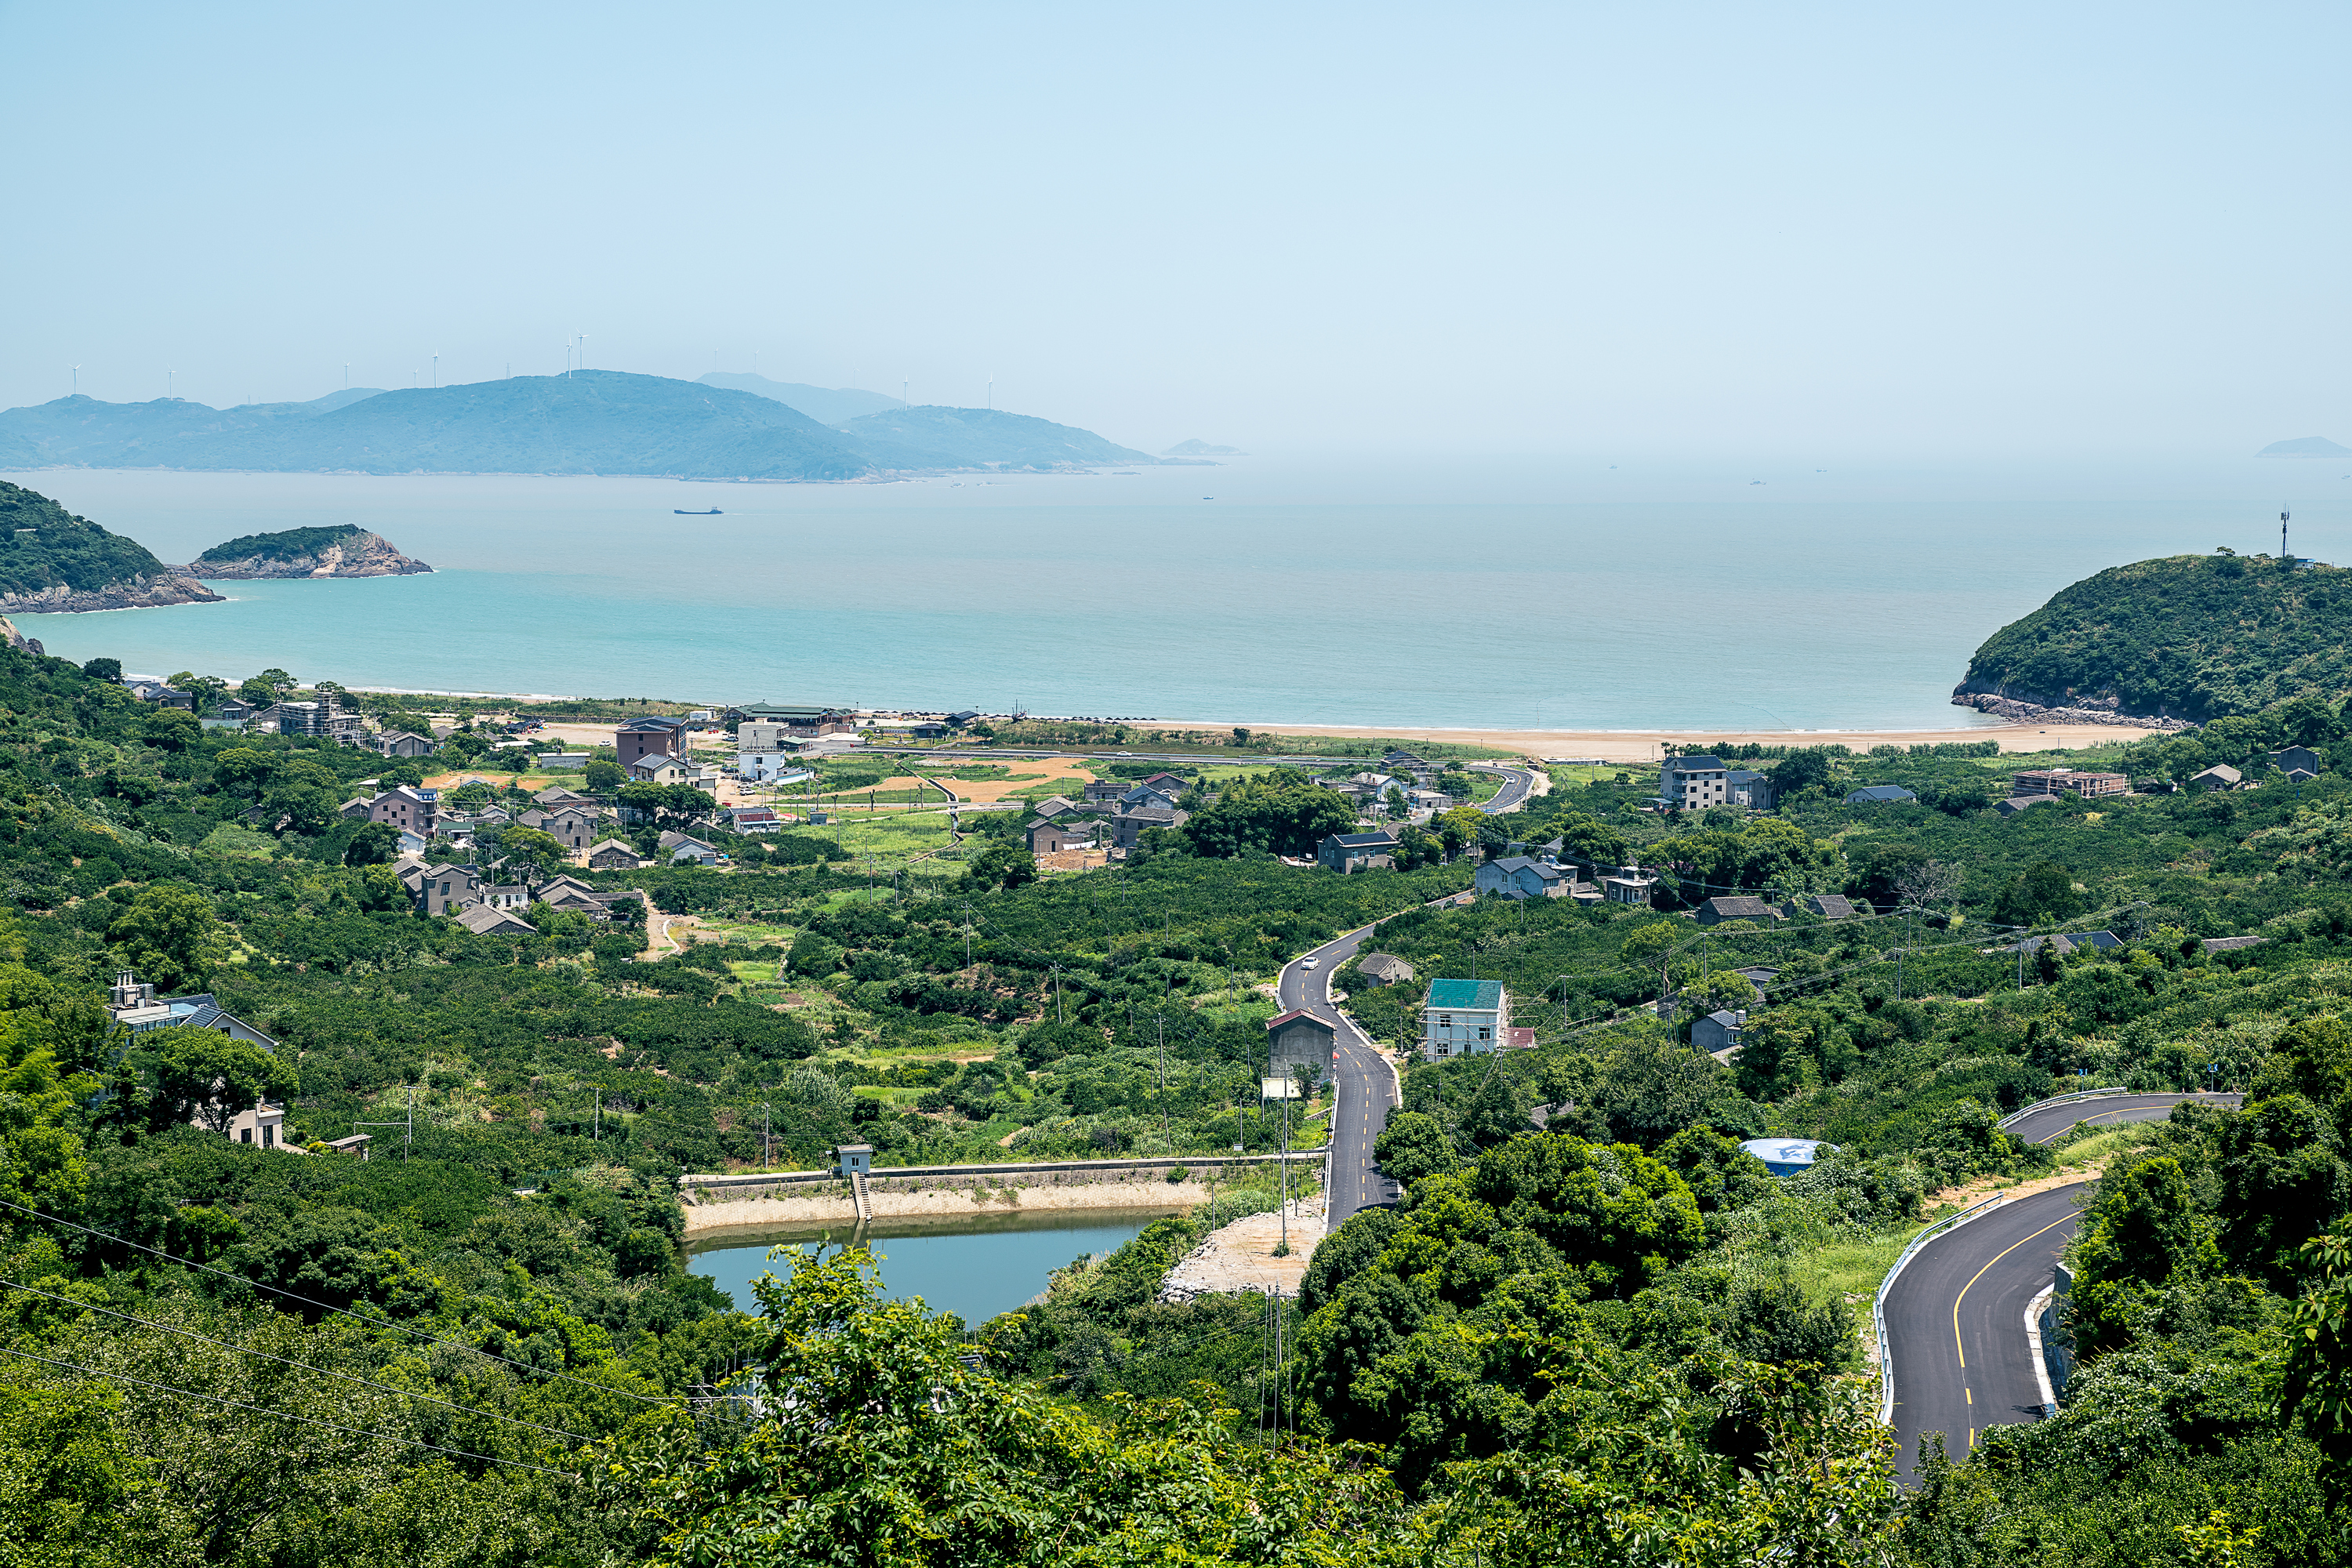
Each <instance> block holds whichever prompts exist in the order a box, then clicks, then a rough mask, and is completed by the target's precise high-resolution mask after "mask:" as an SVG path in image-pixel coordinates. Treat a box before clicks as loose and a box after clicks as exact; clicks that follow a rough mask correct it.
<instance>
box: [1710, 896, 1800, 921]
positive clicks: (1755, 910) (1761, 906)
mask: <svg viewBox="0 0 2352 1568" xmlns="http://www.w3.org/2000/svg"><path fill="white" fill-rule="evenodd" d="M1787 918H1788V917H1787V916H1786V915H1783V914H1782V913H1781V912H1780V910H1776V909H1774V908H1773V907H1772V906H1771V905H1769V904H1768V903H1766V902H1765V901H1764V900H1761V899H1758V898H1751V897H1749V896H1748V895H1747V894H1745V893H1737V894H1733V895H1731V896H1729V897H1726V898H1717V899H1709V900H1706V902H1705V903H1703V904H1701V905H1699V907H1698V923H1699V924H1701V925H1703V926H1712V925H1721V924H1722V923H1723V922H1724V921H1764V922H1766V923H1768V924H1769V923H1777V922H1779V921H1783V920H1786V919H1787Z"/></svg>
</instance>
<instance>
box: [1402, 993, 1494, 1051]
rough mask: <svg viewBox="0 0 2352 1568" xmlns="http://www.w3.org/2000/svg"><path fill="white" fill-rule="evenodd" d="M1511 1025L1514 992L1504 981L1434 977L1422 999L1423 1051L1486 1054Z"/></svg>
mask: <svg viewBox="0 0 2352 1568" xmlns="http://www.w3.org/2000/svg"><path fill="white" fill-rule="evenodd" d="M1510 1026H1511V994H1510V993H1509V992H1507V991H1506V990H1504V989H1503V983H1502V982H1501V981H1499V980H1433V981H1431V982H1430V983H1429V991H1428V994H1426V995H1424V996H1423V998H1422V1001H1421V1054H1422V1055H1423V1056H1424V1057H1427V1058H1430V1059H1432V1060H1441V1059H1443V1058H1447V1057H1466V1056H1484V1055H1486V1054H1487V1053H1488V1052H1491V1051H1492V1050H1494V1049H1495V1047H1496V1046H1498V1045H1500V1044H1501V1043H1502V1041H1503V1038H1504V1031H1506V1030H1507V1029H1508V1028H1509V1027H1510Z"/></svg>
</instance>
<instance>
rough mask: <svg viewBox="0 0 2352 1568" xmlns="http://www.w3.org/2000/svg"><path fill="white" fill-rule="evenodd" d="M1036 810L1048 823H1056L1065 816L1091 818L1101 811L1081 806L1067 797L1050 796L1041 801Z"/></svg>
mask: <svg viewBox="0 0 2352 1568" xmlns="http://www.w3.org/2000/svg"><path fill="white" fill-rule="evenodd" d="M1034 809H1035V810H1036V813H1037V815H1038V816H1042V817H1044V818H1045V820H1046V821H1048V822H1056V821H1059V820H1060V819H1061V818H1063V817H1065V816H1095V815H1097V814H1098V811H1099V808H1097V807H1088V806H1083V805H1079V804H1078V803H1077V802H1076V801H1075V800H1072V799H1071V798H1070V797H1069V796H1067V795H1047V796H1046V797H1045V799H1043V800H1041V801H1039V802H1038V803H1037V805H1036V806H1035V808H1034Z"/></svg>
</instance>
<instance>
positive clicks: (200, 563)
mask: <svg viewBox="0 0 2352 1568" xmlns="http://www.w3.org/2000/svg"><path fill="white" fill-rule="evenodd" d="M173 570H175V571H177V572H179V573H180V574H182V575H183V576H185V577H211V578H215V579H216V580H217V579H227V580H232V581H236V580H246V579H251V578H256V577H406V576H411V575H414V574H416V573H420V572H430V571H432V570H433V568H432V567H430V566H427V565H426V564H425V563H424V562H422V561H419V560H416V559H415V557H413V556H408V555H403V554H402V553H401V552H399V551H398V550H396V549H394V548H393V544H392V542H391V541H390V540H388V539H386V538H384V537H383V535H382V534H380V533H370V532H369V531H367V530H365V529H363V528H358V527H354V526H352V525H351V524H344V525H342V526H340V527H335V528H294V529H289V530H287V531H284V532H282V533H248V534H247V535H245V536H244V537H243V538H240V539H232V540H230V541H228V542H226V543H225V544H215V545H214V546H213V547H212V548H211V549H210V550H207V551H205V552H204V553H203V554H202V555H199V556H197V557H196V558H195V560H194V561H193V562H191V563H189V564H187V565H185V566H180V567H175V568H173Z"/></svg>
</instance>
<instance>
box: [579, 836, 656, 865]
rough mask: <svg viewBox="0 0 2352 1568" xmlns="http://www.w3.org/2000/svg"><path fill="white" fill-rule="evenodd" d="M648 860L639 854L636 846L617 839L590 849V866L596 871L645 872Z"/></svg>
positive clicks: (603, 842) (606, 841)
mask: <svg viewBox="0 0 2352 1568" xmlns="http://www.w3.org/2000/svg"><path fill="white" fill-rule="evenodd" d="M645 865H646V858H645V857H644V856H642V855H640V854H638V853H637V849H636V846H635V845H634V844H625V843H623V842H622V841H621V840H619V839H617V838H607V839H604V840H603V841H602V842H600V843H597V844H593V845H591V846H589V848H588V866H589V868H590V869H591V870H596V871H638V870H643V869H644V868H645Z"/></svg>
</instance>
